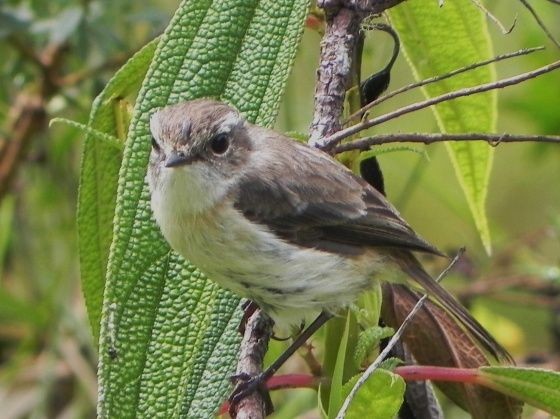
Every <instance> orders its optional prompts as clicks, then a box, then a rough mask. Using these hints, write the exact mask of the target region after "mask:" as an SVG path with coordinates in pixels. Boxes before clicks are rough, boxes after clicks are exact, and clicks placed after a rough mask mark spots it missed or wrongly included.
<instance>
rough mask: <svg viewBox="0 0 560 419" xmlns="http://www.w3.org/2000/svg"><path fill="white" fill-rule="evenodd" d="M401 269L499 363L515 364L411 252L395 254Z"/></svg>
mask: <svg viewBox="0 0 560 419" xmlns="http://www.w3.org/2000/svg"><path fill="white" fill-rule="evenodd" d="M394 258H395V261H396V262H397V264H398V265H399V266H400V268H401V269H402V270H403V271H404V272H405V273H406V274H408V275H409V276H410V277H411V278H412V279H413V280H415V281H416V282H417V283H418V284H419V285H420V286H421V287H422V288H424V290H425V291H426V293H427V294H428V295H429V296H430V297H431V298H432V299H433V300H435V301H436V302H437V303H439V304H440V305H441V306H442V307H443V308H444V309H445V310H446V311H447V312H449V313H450V314H451V315H453V317H455V318H456V319H457V321H458V322H459V323H460V324H461V325H462V326H463V327H464V328H465V329H466V331H467V332H468V333H469V334H470V335H471V336H472V337H473V338H475V339H476V341H478V342H479V343H480V344H481V345H482V346H483V347H484V349H485V350H487V351H488V352H489V353H490V354H491V355H492V356H494V357H495V358H496V360H498V361H507V362H513V360H512V358H511V355H510V354H509V353H508V352H507V351H506V350H505V349H504V348H503V347H502V346H501V345H500V344H499V343H498V342H496V340H495V339H494V338H493V337H492V336H491V335H490V334H489V333H488V332H487V331H486V329H484V327H482V325H481V324H480V323H479V322H478V321H477V320H476V319H475V318H474V317H472V315H471V314H470V313H469V312H468V311H467V309H466V308H465V307H463V306H462V305H461V303H459V302H458V301H457V300H456V299H455V298H454V297H453V296H452V295H451V294H450V293H449V292H447V291H446V290H445V288H443V287H442V286H441V285H440V284H439V283H438V282H437V281H435V280H434V279H433V278H432V277H431V276H430V275H429V274H428V273H427V272H426V271H425V270H424V268H423V267H422V265H421V264H420V262H419V261H418V260H417V259H416V257H414V255H413V254H412V253H410V252H405V251H401V252H398V253H395V254H394Z"/></svg>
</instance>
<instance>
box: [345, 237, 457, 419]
mask: <svg viewBox="0 0 560 419" xmlns="http://www.w3.org/2000/svg"><path fill="white" fill-rule="evenodd" d="M464 251H465V249H464V248H463V249H460V250H459V252H458V253H457V255H456V256H455V257H454V258H453V260H452V261H451V262H450V263H449V265H447V268H445V269H444V270H443V272H442V273H441V274H439V276H438V277H437V278H436V281H437V282H440V281H441V280H442V279H443V278H444V277H445V276H446V275H447V274H448V273H449V271H451V269H453V266H455V264H456V263H457V261H458V260H459V259H460V258H461V255H462V254H463V253H464ZM427 298H428V295H427V294H424V295H423V296H422V298H420V299H419V300H418V302H417V303H416V305H415V306H414V307H413V308H412V310H411V311H410V313H408V316H406V318H405V319H404V321H403V322H402V324H401V326H400V327H399V328H398V329H397V331H396V332H395V334H394V335H393V337H392V338H391V340H390V341H389V343H387V346H386V347H385V349H383V351H381V353H380V354H379V355H378V357H377V358H376V360H375V361H374V362H373V363H372V364H371V365H370V366H369V367H368V368H367V369H366V370H365V372H364V373H363V374H362V375H361V376H360V378H358V381H357V382H356V384H355V385H354V387H353V388H352V390H351V391H350V394H348V396H347V397H346V399H345V400H344V403H343V404H342V407H341V408H340V410H339V411H338V414H337V415H336V419H343V418H344V417H345V416H346V412H347V411H348V407H349V406H350V402H351V401H352V399H354V397H355V396H356V393H357V392H358V390H359V389H360V388H361V387H362V386H363V385H364V383H365V382H366V381H367V379H368V378H369V377H371V375H372V374H373V373H374V372H375V370H377V368H379V365H381V363H382V362H383V361H384V360H385V358H386V357H387V355H388V354H389V352H390V351H391V349H393V347H394V346H395V344H396V343H397V341H398V340H399V339H400V338H401V336H402V334H403V333H404V331H405V329H406V327H407V326H408V324H409V323H410V322H411V321H412V319H413V318H414V316H415V315H416V313H418V311H419V310H420V309H421V308H422V305H423V304H424V301H426V299H427Z"/></svg>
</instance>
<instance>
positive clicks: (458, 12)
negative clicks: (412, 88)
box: [390, 0, 497, 252]
mask: <svg viewBox="0 0 560 419" xmlns="http://www.w3.org/2000/svg"><path fill="white" fill-rule="evenodd" d="M390 16H391V22H392V23H393V24H394V25H395V28H396V29H397V30H398V32H399V36H400V39H401V42H402V44H403V49H404V51H405V54H406V56H407V58H408V60H409V63H410V65H411V66H412V69H413V71H414V74H415V77H416V78H417V79H423V78H427V77H430V76H434V75H438V74H443V73H445V72H448V71H450V70H453V69H455V68H458V67H461V66H465V65H468V64H471V63H473V62H476V61H481V60H484V59H487V58H489V57H491V56H492V45H491V41H490V37H489V35H488V32H487V27H486V17H485V16H484V14H483V13H481V12H480V10H479V9H477V8H476V7H475V6H474V5H473V3H472V1H471V0H455V1H452V2H451V1H449V2H445V5H444V6H443V7H441V8H440V7H438V5H437V2H407V3H404V4H403V5H401V6H399V7H396V8H394V9H392V10H391V12H390ZM494 78H495V69H494V67H493V66H485V67H480V68H478V69H476V70H472V71H468V72H466V73H463V74H461V75H459V76H456V77H452V78H450V79H447V80H444V81H442V82H439V83H434V84H430V85H427V86H425V89H424V93H425V94H426V96H428V97H434V96H437V95H440V94H443V93H445V92H449V91H452V90H456V89H459V88H463V87H466V86H473V85H477V84H482V83H487V82H490V81H492V80H494ZM496 106H497V94H496V92H495V91H494V92H487V93H484V94H479V95H476V96H470V97H465V98H461V99H457V100H453V101H450V102H445V103H441V104H438V105H436V106H435V107H433V108H432V109H433V110H434V113H435V116H436V120H437V122H438V126H439V128H440V130H441V131H442V132H451V133H453V132H490V131H495V128H496V109H497V108H496ZM446 146H447V150H448V152H449V155H450V157H451V160H452V162H453V166H454V168H455V172H456V174H457V177H458V179H459V183H460V184H461V187H462V188H463V192H464V193H465V196H466V198H467V202H468V205H469V208H470V210H471V213H472V215H473V217H474V221H475V224H476V227H477V229H478V232H479V234H480V237H481V240H482V243H483V244H484V246H485V248H486V251H487V252H490V246H491V245H490V232H489V230H488V221H487V219H486V212H485V203H486V195H487V192H488V180H489V176H490V170H491V168H492V158H493V150H492V148H491V147H490V146H489V145H488V144H485V143H483V142H453V143H446Z"/></svg>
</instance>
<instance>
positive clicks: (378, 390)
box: [346, 369, 405, 419]
mask: <svg viewBox="0 0 560 419" xmlns="http://www.w3.org/2000/svg"><path fill="white" fill-rule="evenodd" d="M404 390H405V383H404V380H403V379H402V378H400V377H399V376H398V375H395V374H393V373H391V372H389V371H387V370H384V369H378V370H377V371H375V373H373V374H372V375H371V376H370V377H369V378H368V380H367V381H366V382H365V384H364V385H363V386H362V387H361V388H360V390H359V391H358V392H357V393H356V396H355V397H354V399H353V400H352V403H351V404H350V407H349V409H348V413H347V414H346V419H362V418H375V419H393V418H394V417H395V416H396V414H397V413H398V412H399V409H400V407H401V404H402V403H403V397H404Z"/></svg>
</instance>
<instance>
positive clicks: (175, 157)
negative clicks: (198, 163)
mask: <svg viewBox="0 0 560 419" xmlns="http://www.w3.org/2000/svg"><path fill="white" fill-rule="evenodd" d="M194 160H195V158H194V156H191V155H188V154H185V153H182V152H179V151H172V152H171V154H169V156H168V157H167V159H166V160H165V167H177V166H184V165H185V164H189V163H192V162H193V161H194Z"/></svg>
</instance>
